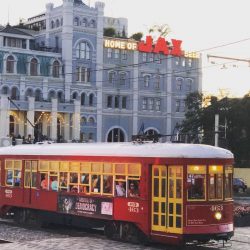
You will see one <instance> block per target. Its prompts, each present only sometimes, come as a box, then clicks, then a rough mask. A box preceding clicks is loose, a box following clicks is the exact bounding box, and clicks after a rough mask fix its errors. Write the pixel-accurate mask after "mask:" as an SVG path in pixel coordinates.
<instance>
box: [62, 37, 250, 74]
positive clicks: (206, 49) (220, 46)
mask: <svg viewBox="0 0 250 250" xmlns="http://www.w3.org/2000/svg"><path fill="white" fill-rule="evenodd" d="M249 40H250V37H249V38H245V39H241V40H238V41H234V42H230V43H225V44H221V45H217V46H213V47H209V48H205V49H201V50H197V51H194V52H193V53H200V52H204V51H209V50H213V49H218V48H222V47H226V46H230V45H233V44H238V43H242V42H246V41H249ZM147 54H149V53H147ZM158 55H161V54H158ZM172 58H176V57H174V56H172V55H170V56H166V57H165V58H161V59H153V60H152V61H149V62H148V61H147V62H141V63H134V64H127V65H120V66H115V67H108V68H103V69H93V70H90V71H89V72H98V71H106V70H114V69H123V68H129V67H132V68H133V67H139V66H141V65H144V64H145V65H146V64H150V63H154V62H158V61H159V60H160V61H165V60H169V59H172ZM78 59H79V60H81V58H78ZM73 74H76V72H73V73H65V74H63V75H73Z"/></svg>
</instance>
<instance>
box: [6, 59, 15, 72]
mask: <svg viewBox="0 0 250 250" xmlns="http://www.w3.org/2000/svg"><path fill="white" fill-rule="evenodd" d="M14 66H15V59H14V56H8V57H7V60H6V72H7V73H14Z"/></svg>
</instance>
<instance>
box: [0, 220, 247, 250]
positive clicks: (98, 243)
mask: <svg viewBox="0 0 250 250" xmlns="http://www.w3.org/2000/svg"><path fill="white" fill-rule="evenodd" d="M3 231H4V233H2V232H3ZM4 235H5V237H3V236H4ZM7 235H8V236H7ZM0 239H5V240H9V241H11V243H4V244H0V249H1V250H16V249H18V250H29V249H31V250H50V249H51V250H64V249H65V250H66V249H67V250H71V249H72V250H83V249H103V250H106V249H107V250H117V249H120V250H122V249H140V250H141V249H147V250H157V249H158V250H159V249H169V250H170V249H171V250H173V249H175V250H177V249H180V248H173V247H170V246H164V245H159V244H152V245H150V246H143V245H134V244H129V243H124V242H118V241H112V240H108V239H106V238H105V237H104V236H103V235H101V234H100V235H98V234H97V235H96V234H94V235H93V234H89V233H79V235H77V237H75V236H70V235H66V234H61V233H60V234H58V233H53V232H52V231H50V232H48V231H41V230H34V229H27V228H26V229H25V228H20V227H15V226H9V225H4V224H0ZM225 248H226V249H232V250H248V249H250V227H245V228H236V230H235V236H234V237H233V239H232V241H230V243H226V244H225ZM225 248H223V244H222V242H220V243H219V244H209V245H206V246H203V247H200V246H189V247H187V249H190V250H191V249H192V250H195V249H201V250H208V249H225Z"/></svg>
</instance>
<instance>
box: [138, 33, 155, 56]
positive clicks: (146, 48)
mask: <svg viewBox="0 0 250 250" xmlns="http://www.w3.org/2000/svg"><path fill="white" fill-rule="evenodd" d="M152 44H153V39H152V37H151V36H146V43H144V42H139V45H138V50H139V51H141V52H151V51H152Z"/></svg>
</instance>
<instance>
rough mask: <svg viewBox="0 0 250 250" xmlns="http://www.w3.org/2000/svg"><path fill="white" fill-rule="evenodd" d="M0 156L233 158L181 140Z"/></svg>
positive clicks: (33, 149)
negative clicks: (178, 141)
mask: <svg viewBox="0 0 250 250" xmlns="http://www.w3.org/2000/svg"><path fill="white" fill-rule="evenodd" d="M0 155H37V156H39V155H42V156H45V155H50V156H116V157H118V156H120V157H123V156H126V157H163V158H165V157H166V158H224V159H230V158H233V154H232V153H231V152H230V151H229V150H226V149H223V148H218V147H214V146H209V145H202V144H181V143H142V144H138V143H134V144H133V143H51V144H47V143H44V144H23V145H17V146H8V147H1V148H0Z"/></svg>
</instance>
